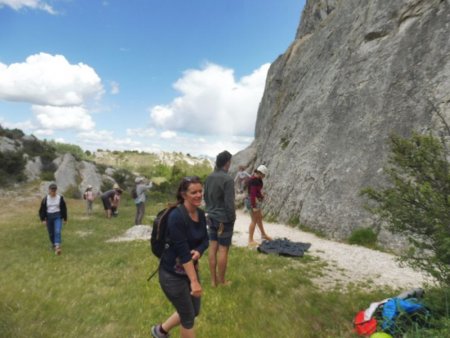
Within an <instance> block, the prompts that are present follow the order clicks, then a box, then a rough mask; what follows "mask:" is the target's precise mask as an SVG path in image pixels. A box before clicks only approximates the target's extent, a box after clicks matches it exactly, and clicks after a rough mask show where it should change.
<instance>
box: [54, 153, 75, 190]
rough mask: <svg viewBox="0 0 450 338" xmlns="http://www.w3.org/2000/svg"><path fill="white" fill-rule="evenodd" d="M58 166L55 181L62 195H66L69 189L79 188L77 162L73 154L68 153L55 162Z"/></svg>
mask: <svg viewBox="0 0 450 338" xmlns="http://www.w3.org/2000/svg"><path fill="white" fill-rule="evenodd" d="M54 163H55V164H57V165H58V163H59V165H58V169H57V170H56V172H55V180H56V184H57V186H58V191H59V192H60V193H65V192H66V191H67V189H68V188H69V187H78V183H77V180H79V174H78V170H77V162H76V160H75V157H73V155H72V154H70V153H66V154H64V155H63V156H61V157H59V158H57V159H56V160H55V161H54Z"/></svg>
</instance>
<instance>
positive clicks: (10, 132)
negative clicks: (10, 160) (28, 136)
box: [0, 125, 25, 140]
mask: <svg viewBox="0 0 450 338" xmlns="http://www.w3.org/2000/svg"><path fill="white" fill-rule="evenodd" d="M0 136H5V137H7V138H10V139H12V140H19V139H21V138H22V137H24V136H25V134H24V133H23V131H22V130H20V129H7V128H3V127H2V126H1V125H0Z"/></svg>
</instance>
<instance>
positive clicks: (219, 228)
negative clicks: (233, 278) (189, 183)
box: [204, 150, 236, 287]
mask: <svg viewBox="0 0 450 338" xmlns="http://www.w3.org/2000/svg"><path fill="white" fill-rule="evenodd" d="M231 157H232V156H231V154H230V153H229V152H228V151H226V150H225V151H223V152H221V153H220V154H218V155H217V158H216V168H215V170H214V172H213V173H212V174H211V175H209V176H208V177H207V179H206V182H205V195H204V196H205V203H206V212H207V214H208V217H207V220H208V233H209V253H208V258H209V270H210V273H211V285H212V286H213V287H215V286H217V285H228V284H230V281H227V280H226V279H225V274H226V271H227V264H228V252H229V250H230V246H231V238H232V236H233V228H234V222H235V220H236V210H235V205H234V180H233V178H232V177H231V176H230V175H228V170H229V169H230V165H231Z"/></svg>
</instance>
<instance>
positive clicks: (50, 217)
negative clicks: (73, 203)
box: [39, 183, 67, 256]
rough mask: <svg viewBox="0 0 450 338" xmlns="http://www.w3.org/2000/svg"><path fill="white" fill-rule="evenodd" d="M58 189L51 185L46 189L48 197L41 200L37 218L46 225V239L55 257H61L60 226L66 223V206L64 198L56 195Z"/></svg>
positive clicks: (53, 184)
mask: <svg viewBox="0 0 450 338" xmlns="http://www.w3.org/2000/svg"><path fill="white" fill-rule="evenodd" d="M57 189H58V187H57V186H56V184H55V183H51V184H50V185H49V187H48V195H47V196H45V197H44V198H43V199H42V202H41V207H40V208H39V218H40V219H41V222H42V223H44V224H46V225H47V231H48V237H49V238H50V242H51V243H52V248H53V250H54V251H55V254H56V255H58V256H59V255H61V231H62V225H63V223H64V224H65V223H66V222H67V206H66V202H65V201H64V197H63V196H61V195H59V194H57V193H56V190H57Z"/></svg>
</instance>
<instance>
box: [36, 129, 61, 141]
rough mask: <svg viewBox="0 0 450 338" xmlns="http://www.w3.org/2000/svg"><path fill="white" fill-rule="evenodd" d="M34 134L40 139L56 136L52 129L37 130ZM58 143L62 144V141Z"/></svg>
mask: <svg viewBox="0 0 450 338" xmlns="http://www.w3.org/2000/svg"><path fill="white" fill-rule="evenodd" d="M33 134H34V135H35V136H38V137H43V136H52V135H53V134H54V131H53V130H50V129H36V130H35V131H34V132H33ZM57 142H60V141H57Z"/></svg>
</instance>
